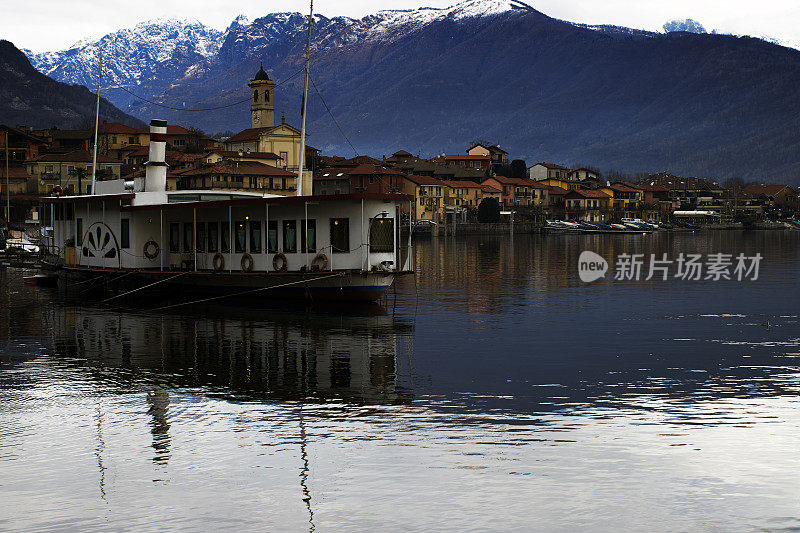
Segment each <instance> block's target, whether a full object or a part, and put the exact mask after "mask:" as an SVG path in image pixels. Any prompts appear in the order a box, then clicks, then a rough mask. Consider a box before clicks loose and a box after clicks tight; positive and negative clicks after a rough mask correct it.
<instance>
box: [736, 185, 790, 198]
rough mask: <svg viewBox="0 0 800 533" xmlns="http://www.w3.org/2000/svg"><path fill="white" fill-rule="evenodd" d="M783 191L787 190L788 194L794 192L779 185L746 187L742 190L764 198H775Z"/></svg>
mask: <svg viewBox="0 0 800 533" xmlns="http://www.w3.org/2000/svg"><path fill="white" fill-rule="evenodd" d="M784 189H789V191H790V194H791V193H792V192H794V190H793V189H792V188H791V187H789V186H788V185H780V184H770V185H748V186H747V187H745V188H744V190H745V191H747V192H749V193H752V194H756V195H764V196H775V195H776V194H778V193H780V192H781V191H783V190H784Z"/></svg>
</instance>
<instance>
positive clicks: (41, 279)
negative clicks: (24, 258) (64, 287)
mask: <svg viewBox="0 0 800 533" xmlns="http://www.w3.org/2000/svg"><path fill="white" fill-rule="evenodd" d="M22 282H23V283H25V285H35V286H37V287H55V286H57V285H58V274H36V275H33V276H24V277H23V278H22Z"/></svg>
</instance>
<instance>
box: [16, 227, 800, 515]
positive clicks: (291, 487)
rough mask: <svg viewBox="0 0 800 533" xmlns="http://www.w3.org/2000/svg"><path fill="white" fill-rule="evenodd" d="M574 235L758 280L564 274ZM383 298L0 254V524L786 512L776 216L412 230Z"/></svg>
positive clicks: (794, 335)
mask: <svg viewBox="0 0 800 533" xmlns="http://www.w3.org/2000/svg"><path fill="white" fill-rule="evenodd" d="M584 250H592V251H594V252H597V253H599V254H600V255H601V256H603V257H604V258H606V259H607V260H608V261H609V262H611V263H612V270H613V262H614V258H615V257H616V256H617V255H618V254H620V253H624V252H628V253H634V252H635V253H645V254H650V253H656V254H658V255H659V257H660V256H661V254H663V253H667V254H668V256H669V257H670V258H673V259H674V258H676V257H677V256H678V254H679V253H680V252H684V253H701V254H710V253H718V252H725V253H732V254H738V253H740V252H743V253H745V254H747V255H754V254H755V253H757V252H758V253H761V254H762V255H763V257H764V259H763V261H762V262H761V265H760V272H759V279H758V280H757V281H741V282H739V281H718V282H713V281H685V280H681V279H674V278H671V279H669V280H668V281H663V280H660V279H659V280H651V281H615V280H614V279H613V275H608V276H607V277H606V279H604V280H600V281H597V282H595V283H592V284H589V285H587V284H584V283H582V282H581V281H580V280H579V278H578V273H577V259H578V255H579V254H580V253H581V252H582V251H584ZM414 255H415V256H416V261H417V266H418V271H417V274H416V276H415V277H405V278H403V279H400V280H399V281H398V282H397V286H396V290H395V291H393V292H390V293H389V295H388V296H387V298H386V301H385V302H384V304H383V305H382V306H374V307H359V308H354V309H349V310H346V312H342V311H341V310H337V311H335V312H334V311H332V310H331V309H315V310H311V311H307V310H304V309H294V310H288V311H287V310H275V309H270V308H269V306H268V305H267V304H259V303H248V304H247V305H239V306H237V305H233V304H231V303H222V302H219V303H217V304H215V305H210V306H207V307H196V306H195V307H190V308H179V309H175V310H171V311H170V312H168V313H163V312H162V313H153V312H148V311H147V309H148V308H152V307H155V303H156V302H152V303H151V302H149V301H148V300H145V301H144V302H143V303H142V302H140V303H139V305H138V307H137V308H136V309H119V308H113V309H112V308H108V307H102V306H100V305H97V304H93V303H91V302H90V301H86V297H85V296H83V295H78V297H77V298H75V297H70V298H67V297H64V296H63V295H60V294H59V293H58V292H57V291H53V290H48V289H36V288H33V287H27V286H25V285H23V284H22V283H21V277H22V272H21V271H15V270H8V271H0V502H2V503H0V530H7V531H15V530H27V531H69V530H82V531H90V530H115V531H116V530H135V531H165V530H186V531H198V530H199V531H208V530H244V531H255V530H259V531H275V530H279V531H304V530H309V531H311V530H317V531H456V530H457V531H514V530H516V531H533V530H537V531H574V530H592V531H620V530H625V531H702V530H714V531H731V530H737V531H764V530H769V531H778V530H798V529H800V483H798V474H800V400H798V392H800V318H798V315H800V304H798V302H799V301H800V283H798V274H799V273H800V232H751V233H743V232H713V233H701V234H675V235H668V234H663V235H651V236H645V235H624V236H601V235H598V236H555V235H550V236H516V237H514V238H513V239H511V238H510V237H508V236H497V237H472V238H459V239H458V240H453V239H452V237H448V238H444V237H440V238H438V239H420V240H419V241H418V242H416V248H415V251H414Z"/></svg>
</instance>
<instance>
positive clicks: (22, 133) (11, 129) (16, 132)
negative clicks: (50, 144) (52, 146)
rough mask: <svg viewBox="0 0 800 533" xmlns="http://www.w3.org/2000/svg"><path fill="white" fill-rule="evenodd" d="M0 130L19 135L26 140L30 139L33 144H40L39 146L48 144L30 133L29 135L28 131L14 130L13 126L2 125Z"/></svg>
mask: <svg viewBox="0 0 800 533" xmlns="http://www.w3.org/2000/svg"><path fill="white" fill-rule="evenodd" d="M0 130H5V131H7V132H8V133H9V134H13V135H18V136H20V137H25V138H26V139H28V140H29V141H31V142H35V143H38V144H47V141H45V140H44V139H42V138H41V137H37V136H36V135H31V134H30V133H28V132H26V131H22V130H20V129H17V128H12V127H11V126H6V125H5V124H0Z"/></svg>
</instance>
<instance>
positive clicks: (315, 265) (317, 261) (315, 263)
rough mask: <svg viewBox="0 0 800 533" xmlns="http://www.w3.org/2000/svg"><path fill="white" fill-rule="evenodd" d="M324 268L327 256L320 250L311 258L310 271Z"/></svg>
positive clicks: (326, 265) (326, 263)
mask: <svg viewBox="0 0 800 533" xmlns="http://www.w3.org/2000/svg"><path fill="white" fill-rule="evenodd" d="M326 268H328V256H327V255H325V254H323V253H322V252H320V253H318V254H317V255H315V256H314V259H312V260H311V272H319V271H320V270H325V269H326Z"/></svg>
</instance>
